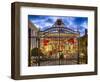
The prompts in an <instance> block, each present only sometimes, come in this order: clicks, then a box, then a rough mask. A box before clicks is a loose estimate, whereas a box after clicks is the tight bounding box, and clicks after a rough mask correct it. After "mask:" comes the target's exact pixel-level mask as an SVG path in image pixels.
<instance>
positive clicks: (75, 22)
mask: <svg viewBox="0 0 100 82" xmlns="http://www.w3.org/2000/svg"><path fill="white" fill-rule="evenodd" d="M28 18H29V20H30V21H31V22H32V23H33V24H34V25H36V26H37V28H40V29H41V30H42V31H43V30H45V29H47V28H50V27H51V26H52V25H53V24H54V23H55V22H56V20H57V19H58V18H60V19H62V21H63V22H64V24H65V27H67V28H70V29H73V30H74V31H77V30H79V31H80V33H81V34H83V33H84V29H87V24H88V19H87V18H86V17H67V16H66V17H65V16H41V15H40V16H38V15H29V17H28Z"/></svg>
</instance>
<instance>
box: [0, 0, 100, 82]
mask: <svg viewBox="0 0 100 82" xmlns="http://www.w3.org/2000/svg"><path fill="white" fill-rule="evenodd" d="M14 1H15V0H1V2H0V82H3V81H4V82H15V80H12V79H10V70H11V68H10V66H11V61H10V60H11V59H10V58H11V2H14ZM17 1H25V2H38V3H52V4H68V5H87V6H98V8H99V9H100V6H99V5H100V0H30V1H29V0H17ZM99 14H100V12H99V13H98V15H99ZM98 21H100V15H99V16H98ZM98 27H99V25H98ZM98 34H100V28H98ZM99 41H100V38H98V42H99ZM98 45H99V47H98V49H99V48H100V43H99V44H98ZM98 54H100V51H99V52H98ZM99 58H100V55H99V56H98V59H99ZM98 62H100V60H98ZM99 68H100V64H99ZM28 81H29V82H33V81H34V82H40V81H41V82H42V81H44V82H52V81H56V82H57V81H58V82H61V81H62V82H66V81H67V82H69V81H70V82H75V81H76V82H79V81H81V82H89V81H93V82H94V81H95V82H99V81H100V71H99V75H97V76H96V75H94V76H79V77H63V78H50V79H35V80H28ZM23 82H27V80H23Z"/></svg>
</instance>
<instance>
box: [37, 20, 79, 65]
mask: <svg viewBox="0 0 100 82" xmlns="http://www.w3.org/2000/svg"><path fill="white" fill-rule="evenodd" d="M79 36H80V34H79V32H78V31H74V30H72V29H69V28H67V27H66V26H65V25H64V23H63V22H62V20H61V19H57V21H56V22H55V24H54V25H52V27H50V28H48V29H45V30H44V31H39V32H38V43H37V44H38V48H39V49H40V51H41V52H42V53H43V56H41V55H39V54H38V65H70V64H77V63H79V41H78V37H79Z"/></svg>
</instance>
